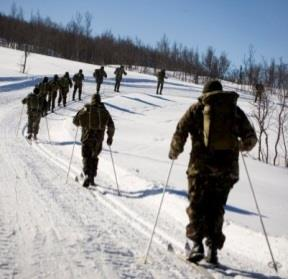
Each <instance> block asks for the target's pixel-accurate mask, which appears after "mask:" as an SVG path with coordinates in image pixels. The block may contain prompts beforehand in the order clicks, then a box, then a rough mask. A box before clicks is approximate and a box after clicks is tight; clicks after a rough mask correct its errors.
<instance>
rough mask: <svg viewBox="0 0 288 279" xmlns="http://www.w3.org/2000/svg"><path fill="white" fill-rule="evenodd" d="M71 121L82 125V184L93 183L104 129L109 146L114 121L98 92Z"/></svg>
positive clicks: (86, 185) (85, 185)
mask: <svg viewBox="0 0 288 279" xmlns="http://www.w3.org/2000/svg"><path fill="white" fill-rule="evenodd" d="M73 123H74V125H76V126H81V127H82V136H81V142H82V157H83V172H84V174H85V178H84V182H83V186H84V187H88V186H89V185H95V183H94V177H95V176H96V175H97V168H98V156H99V154H100V152H101V151H102V142H103V140H104V133H105V130H106V129H107V136H108V137H107V144H108V145H109V146H110V145H112V140H113V136H114V131H115V127H114V122H113V120H112V118H111V115H110V113H109V112H108V110H107V109H106V108H105V106H104V104H103V103H102V102H101V97H100V94H94V95H93V96H92V102H91V103H90V104H86V105H85V106H84V108H83V109H81V110H80V111H79V112H78V113H77V114H76V115H75V117H74V119H73Z"/></svg>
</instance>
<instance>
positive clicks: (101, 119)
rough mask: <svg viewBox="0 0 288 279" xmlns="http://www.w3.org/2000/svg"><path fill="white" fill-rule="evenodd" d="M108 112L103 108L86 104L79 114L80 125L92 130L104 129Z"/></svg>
mask: <svg viewBox="0 0 288 279" xmlns="http://www.w3.org/2000/svg"><path fill="white" fill-rule="evenodd" d="M108 120H109V113H108V111H107V110H106V109H105V108H102V107H97V106H96V107H94V106H90V105H87V106H86V108H85V111H84V112H83V113H81V115H80V125H81V126H82V127H85V128H88V129H92V130H105V128H106V126H107V123H108Z"/></svg>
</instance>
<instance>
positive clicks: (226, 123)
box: [202, 91, 239, 150]
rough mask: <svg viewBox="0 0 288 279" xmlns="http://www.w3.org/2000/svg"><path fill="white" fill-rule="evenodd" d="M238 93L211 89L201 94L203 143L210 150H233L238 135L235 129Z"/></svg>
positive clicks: (235, 146)
mask: <svg viewBox="0 0 288 279" xmlns="http://www.w3.org/2000/svg"><path fill="white" fill-rule="evenodd" d="M238 96H239V95H238V94H237V93H235V92H224V91H213V92H210V93H205V94H203V97H202V102H203V104H204V109H203V136H204V144H205V146H206V147H207V148H208V149H210V150H235V149H236V148H237V146H238V137H237V134H236V131H235V124H236V110H237V99H238Z"/></svg>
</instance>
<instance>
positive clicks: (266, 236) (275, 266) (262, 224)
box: [241, 152, 278, 272]
mask: <svg viewBox="0 0 288 279" xmlns="http://www.w3.org/2000/svg"><path fill="white" fill-rule="evenodd" d="M241 157H242V160H243V164H244V167H245V170H246V174H247V177H248V181H249V185H250V189H251V192H252V195H253V198H254V202H255V205H256V209H257V212H258V216H259V218H260V223H261V226H262V229H263V232H264V235H265V239H266V242H267V245H268V249H269V252H270V255H271V258H272V262H273V267H274V269H275V271H276V272H278V267H277V264H276V261H275V259H274V256H273V253H272V249H271V246H270V243H269V239H268V235H267V232H266V229H265V226H264V222H263V219H262V214H261V212H260V208H259V206H258V202H257V199H256V195H255V191H254V188H253V185H252V181H251V178H250V175H249V172H248V168H247V165H246V162H245V159H244V156H243V153H242V152H241Z"/></svg>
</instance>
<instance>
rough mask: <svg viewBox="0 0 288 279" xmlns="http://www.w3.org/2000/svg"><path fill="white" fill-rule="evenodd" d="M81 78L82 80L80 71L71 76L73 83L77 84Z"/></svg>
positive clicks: (80, 81) (79, 83) (80, 82)
mask: <svg viewBox="0 0 288 279" xmlns="http://www.w3.org/2000/svg"><path fill="white" fill-rule="evenodd" d="M83 80H84V75H83V74H81V73H77V74H75V75H74V76H73V81H74V82H75V85H77V86H79V85H82V82H83Z"/></svg>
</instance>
